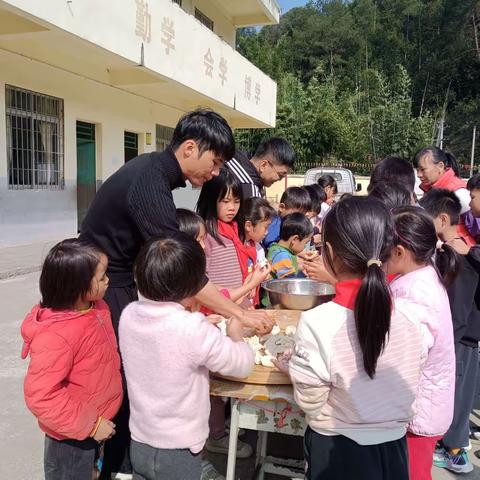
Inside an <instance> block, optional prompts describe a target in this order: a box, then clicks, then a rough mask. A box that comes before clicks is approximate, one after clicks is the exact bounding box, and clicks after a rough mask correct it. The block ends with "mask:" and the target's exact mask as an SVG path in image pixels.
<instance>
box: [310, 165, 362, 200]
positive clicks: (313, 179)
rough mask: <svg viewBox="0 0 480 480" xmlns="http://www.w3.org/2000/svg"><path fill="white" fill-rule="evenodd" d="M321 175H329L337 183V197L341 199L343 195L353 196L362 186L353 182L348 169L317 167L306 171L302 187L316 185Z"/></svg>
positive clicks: (353, 178) (353, 179) (351, 174)
mask: <svg viewBox="0 0 480 480" xmlns="http://www.w3.org/2000/svg"><path fill="white" fill-rule="evenodd" d="M323 175H331V176H332V177H333V178H334V179H335V180H336V181H337V189H338V192H337V196H338V197H341V196H342V195H343V194H344V193H350V194H352V195H354V194H355V193H356V192H360V191H361V190H362V185H361V184H360V183H358V184H357V183H356V182H355V177H354V176H353V173H352V171H351V170H348V168H333V167H317V168H311V169H310V170H307V172H306V173H305V179H304V182H303V183H304V185H311V184H312V183H317V180H318V179H319V178H320V177H321V176H323Z"/></svg>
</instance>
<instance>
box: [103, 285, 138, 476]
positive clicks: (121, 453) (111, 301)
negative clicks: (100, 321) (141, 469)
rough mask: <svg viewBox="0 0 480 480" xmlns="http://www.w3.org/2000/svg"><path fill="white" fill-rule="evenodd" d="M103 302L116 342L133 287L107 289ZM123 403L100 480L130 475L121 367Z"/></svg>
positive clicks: (126, 406)
mask: <svg viewBox="0 0 480 480" xmlns="http://www.w3.org/2000/svg"><path fill="white" fill-rule="evenodd" d="M104 300H105V301H106V302H107V304H108V306H109V307H110V313H111V315H112V323H113V328H114V330H115V335H116V336H117V340H118V323H119V321H120V315H121V313H122V311H123V309H124V308H125V307H126V306H127V305H128V304H129V303H131V302H134V301H135V300H138V296H137V289H136V288H135V285H129V286H124V287H111V286H110V287H109V288H108V290H107V293H106V295H105V298H104ZM121 372H122V382H123V402H122V405H121V406H120V410H119V411H118V413H117V415H116V416H115V418H113V419H112V421H113V423H115V425H116V427H115V430H116V434H115V435H114V436H113V437H112V438H111V440H109V441H108V442H107V443H106V444H105V453H104V460H103V468H102V475H101V477H100V478H101V479H102V480H110V474H111V473H113V472H115V473H117V472H121V473H131V472H132V465H131V463H130V455H129V449H130V429H129V427H128V420H129V418H130V407H129V404H128V392H127V382H126V380H125V373H124V371H123V367H122V370H121Z"/></svg>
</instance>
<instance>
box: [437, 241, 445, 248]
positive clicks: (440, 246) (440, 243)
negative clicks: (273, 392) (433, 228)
mask: <svg viewBox="0 0 480 480" xmlns="http://www.w3.org/2000/svg"><path fill="white" fill-rule="evenodd" d="M444 245H445V242H442V241H441V240H437V247H436V248H437V250H443V246H444Z"/></svg>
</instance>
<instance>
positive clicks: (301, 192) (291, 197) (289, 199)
mask: <svg viewBox="0 0 480 480" xmlns="http://www.w3.org/2000/svg"><path fill="white" fill-rule="evenodd" d="M280 203H283V204H284V205H285V208H288V209H290V208H295V209H297V210H298V211H300V212H303V213H306V212H308V211H309V210H311V209H312V201H311V199H310V194H309V193H308V192H307V191H306V190H305V189H304V188H302V187H288V188H287V189H286V190H285V191H284V192H283V194H282V197H281V198H280Z"/></svg>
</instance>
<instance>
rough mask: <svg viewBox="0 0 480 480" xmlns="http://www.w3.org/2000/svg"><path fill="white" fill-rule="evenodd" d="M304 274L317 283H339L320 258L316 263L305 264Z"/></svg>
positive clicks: (316, 259)
mask: <svg viewBox="0 0 480 480" xmlns="http://www.w3.org/2000/svg"><path fill="white" fill-rule="evenodd" d="M303 272H304V273H305V275H306V276H307V277H308V278H311V279H312V280H316V281H317V282H327V283H330V284H331V285H335V284H336V283H337V282H336V279H335V278H334V277H333V276H332V275H331V274H330V273H328V272H327V270H326V269H325V265H324V264H323V259H322V257H320V256H318V258H315V260H314V261H311V262H304V264H303Z"/></svg>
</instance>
